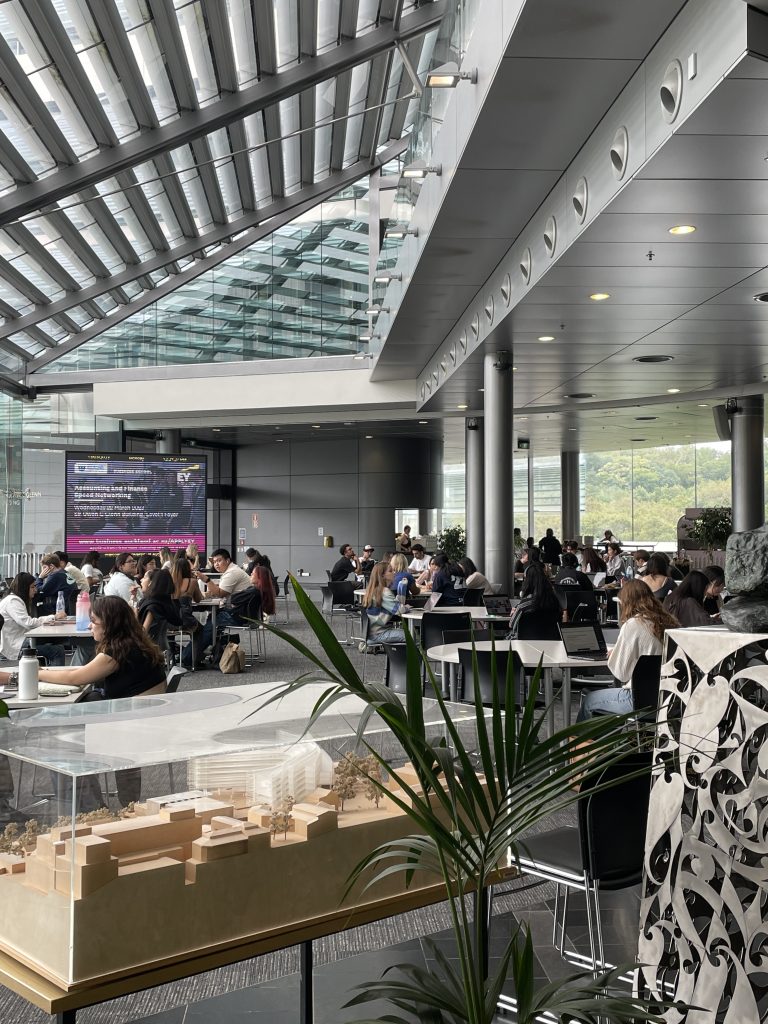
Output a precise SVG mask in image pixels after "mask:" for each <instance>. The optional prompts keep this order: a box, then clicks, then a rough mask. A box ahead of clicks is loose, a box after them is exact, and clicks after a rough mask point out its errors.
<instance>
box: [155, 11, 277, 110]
mask: <svg viewBox="0 0 768 1024" xmlns="http://www.w3.org/2000/svg"><path fill="white" fill-rule="evenodd" d="M262 2H263V0H262ZM175 3H176V18H177V20H178V22H179V29H180V32H181V39H182V42H183V44H184V54H185V56H186V58H187V64H188V65H189V70H190V73H191V75H192V81H193V82H194V84H195V93H196V95H197V102H198V103H199V104H200V105H201V106H204V105H205V104H206V103H208V102H210V101H211V100H213V99H216V98H217V97H218V95H219V87H218V84H217V82H216V74H215V72H214V70H213V58H212V56H211V48H210V46H209V45H208V32H207V30H206V27H205V18H204V17H203V11H202V7H201V4H200V2H199V0H194V2H193V3H190V2H189V0H175Z"/></svg>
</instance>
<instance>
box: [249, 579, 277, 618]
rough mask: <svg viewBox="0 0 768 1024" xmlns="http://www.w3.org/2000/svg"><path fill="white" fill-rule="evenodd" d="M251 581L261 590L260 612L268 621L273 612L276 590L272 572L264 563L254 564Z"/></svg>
mask: <svg viewBox="0 0 768 1024" xmlns="http://www.w3.org/2000/svg"><path fill="white" fill-rule="evenodd" d="M251 583H252V584H253V585H254V587H256V588H257V589H258V590H259V591H260V592H261V613H262V615H263V616H264V618H265V619H266V620H267V621H269V619H271V618H272V616H273V615H274V614H275V600H276V598H277V591H276V589H275V581H274V577H273V576H272V573H271V572H270V571H269V569H268V568H267V567H266V565H255V566H254V567H253V572H252V573H251Z"/></svg>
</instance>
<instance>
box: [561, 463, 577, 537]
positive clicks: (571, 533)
mask: <svg viewBox="0 0 768 1024" xmlns="http://www.w3.org/2000/svg"><path fill="white" fill-rule="evenodd" d="M560 511H561V519H562V539H563V542H565V541H566V540H572V539H573V538H575V537H578V536H579V532H580V530H581V521H580V520H581V517H580V514H579V512H580V510H579V453H578V452H561V453H560Z"/></svg>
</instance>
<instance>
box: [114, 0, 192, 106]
mask: <svg viewBox="0 0 768 1024" xmlns="http://www.w3.org/2000/svg"><path fill="white" fill-rule="evenodd" d="M125 21H126V19H125V16H123V23H124V24H125ZM128 41H129V42H130V44H131V49H132V50H133V56H134V58H135V60H136V63H137V64H138V67H139V71H140V72H141V78H142V81H143V82H144V86H145V88H146V90H147V93H148V95H149V98H150V100H151V101H152V106H153V108H154V111H155V114H156V115H157V119H158V120H159V121H160V123H161V124H163V123H165V122H166V121H169V120H171V119H172V118H174V117H177V116H178V114H179V108H178V105H177V103H176V97H175V96H174V93H173V88H172V86H171V82H170V79H169V77H168V72H167V71H166V68H165V59H164V57H163V54H162V51H161V49H160V44H159V43H158V41H157V35H156V33H155V26H154V25H153V24H152V22H151V21H145V22H138V21H137V22H136V27H135V28H131V29H130V30H129V31H128Z"/></svg>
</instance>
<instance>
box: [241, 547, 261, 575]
mask: <svg viewBox="0 0 768 1024" xmlns="http://www.w3.org/2000/svg"><path fill="white" fill-rule="evenodd" d="M260 558H261V552H259V551H258V550H257V549H256V548H246V549H245V561H244V562H243V569H245V571H246V572H247V573H248V575H249V576H250V575H251V573H252V572H253V570H254V568H255V566H256V565H257V564H258V560H259V559H260Z"/></svg>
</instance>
